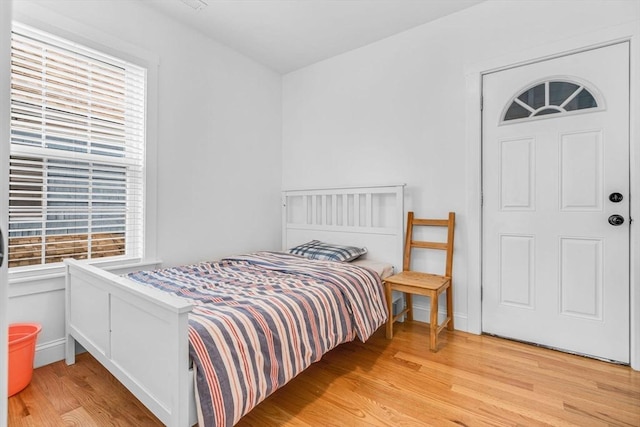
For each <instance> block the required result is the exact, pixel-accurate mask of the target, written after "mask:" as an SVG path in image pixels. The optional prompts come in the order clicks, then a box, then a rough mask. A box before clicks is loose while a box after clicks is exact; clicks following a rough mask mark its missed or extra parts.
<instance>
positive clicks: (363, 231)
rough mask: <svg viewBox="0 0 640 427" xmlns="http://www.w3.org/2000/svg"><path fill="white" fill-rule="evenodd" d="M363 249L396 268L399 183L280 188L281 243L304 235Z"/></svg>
mask: <svg viewBox="0 0 640 427" xmlns="http://www.w3.org/2000/svg"><path fill="white" fill-rule="evenodd" d="M313 239H317V240H322V241H324V242H328V243H337V244H345V245H353V246H364V247H366V248H367V251H368V253H367V255H365V257H366V258H368V259H372V260H376V261H386V262H389V263H391V264H393V266H394V268H395V270H396V271H401V270H402V252H403V239H404V184H402V185H390V186H374V187H348V188H324V189H311V190H287V191H283V192H282V246H283V249H285V250H286V249H288V248H291V247H293V246H296V245H299V244H301V243H305V242H308V241H309V240H313Z"/></svg>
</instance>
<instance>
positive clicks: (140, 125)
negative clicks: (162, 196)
mask: <svg viewBox="0 0 640 427" xmlns="http://www.w3.org/2000/svg"><path fill="white" fill-rule="evenodd" d="M145 87H146V71H145V70H144V69H143V68H140V67H138V66H135V65H133V64H130V63H127V62H124V61H122V60H119V59H117V58H113V57H111V56H108V55H104V54H101V53H99V52H97V51H94V50H91V49H88V48H84V47H82V46H79V45H78V44H76V43H71V42H68V41H65V40H62V39H59V38H57V37H53V36H51V35H47V34H45V33H42V32H39V31H35V30H33V29H30V28H28V27H24V26H21V25H15V24H14V28H13V34H12V40H11V144H10V145H11V148H10V167H9V267H21V266H36V265H43V264H50V263H56V262H60V261H62V260H63V259H64V258H76V259H95V258H104V257H122V258H138V257H141V256H142V247H143V229H144V227H143V218H144V216H143V200H144V187H143V182H144V171H143V168H144V140H145V137H144V135H145Z"/></svg>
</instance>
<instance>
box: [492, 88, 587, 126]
mask: <svg viewBox="0 0 640 427" xmlns="http://www.w3.org/2000/svg"><path fill="white" fill-rule="evenodd" d="M597 107H598V102H597V101H596V99H595V97H594V96H593V95H592V93H591V92H590V91H589V90H587V89H586V88H585V87H584V86H583V85H581V84H579V83H575V82H569V81H560V80H557V81H552V80H549V81H546V82H543V83H539V84H536V85H534V86H532V87H530V88H528V89H527V90H525V91H524V92H522V93H520V94H519V95H518V96H516V97H515V98H514V99H513V101H512V102H511V104H510V105H509V108H507V111H506V112H505V113H504V116H503V119H502V120H503V121H509V120H517V119H526V118H534V117H540V116H545V115H548V114H558V113H567V112H571V111H578V110H584V109H587V108H597Z"/></svg>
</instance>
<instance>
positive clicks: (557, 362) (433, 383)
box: [9, 322, 640, 427]
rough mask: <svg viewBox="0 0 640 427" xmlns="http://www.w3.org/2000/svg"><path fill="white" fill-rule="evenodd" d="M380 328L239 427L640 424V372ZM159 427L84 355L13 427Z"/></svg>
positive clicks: (48, 381) (59, 366)
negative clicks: (434, 347)
mask: <svg viewBox="0 0 640 427" xmlns="http://www.w3.org/2000/svg"><path fill="white" fill-rule="evenodd" d="M427 335H428V327H427V326H425V325H424V324H420V323H417V322H415V323H411V324H409V323H406V324H402V325H398V326H397V330H396V334H395V336H394V338H393V340H391V341H389V340H387V339H386V338H385V336H384V327H383V328H381V329H380V330H378V331H377V332H376V334H375V335H374V336H373V337H372V338H371V339H370V340H369V341H368V342H367V343H365V344H363V343H360V342H359V341H355V342H352V343H348V344H343V345H341V346H340V347H338V348H337V349H335V350H333V351H332V352H330V353H329V354H327V355H325V357H324V358H323V359H322V360H321V361H320V362H318V363H315V364H313V365H312V366H311V367H309V368H308V369H307V370H306V371H305V372H303V373H302V374H300V375H298V377H296V378H295V379H293V380H292V381H291V382H290V383H289V384H287V385H286V386H285V387H283V388H282V389H280V390H278V391H276V392H275V393H274V394H273V395H271V396H270V397H269V398H267V399H266V400H265V401H264V402H263V403H262V404H260V405H259V406H258V407H257V408H255V409H254V410H253V411H251V412H250V413H249V414H248V415H246V416H245V417H244V418H243V419H242V420H240V423H239V424H238V425H239V426H276V425H277V426H428V425H433V426H458V427H459V426H538V425H550V426H569V425H575V426H582V427H584V426H635V427H637V426H640V372H636V371H633V370H631V369H630V368H629V367H627V366H619V365H613V364H608V363H605V362H600V361H597V360H592V359H587V358H584V357H580V356H574V355H569V354H564V353H560V352H556V351H553V350H547V349H543V348H539V347H535V346H530V345H525V344H521V343H516V342H512V341H507V340H503V339H499V338H494V337H489V336H476V335H470V334H466V333H463V332H457V331H456V332H446V331H445V332H443V333H442V335H441V340H440V351H439V352H438V353H431V352H430V351H429V343H428V336H427ZM60 425H65V426H159V425H162V424H161V423H160V422H159V421H158V420H157V419H155V418H154V417H153V415H151V414H150V413H149V412H148V411H147V410H146V409H145V408H144V407H143V406H142V405H141V404H140V403H139V402H138V401H137V400H136V399H135V398H134V397H133V396H132V395H131V394H129V392H128V391H126V389H124V387H123V386H122V385H120V384H119V383H118V382H117V381H116V380H115V379H114V378H113V377H112V376H111V375H109V374H108V373H107V372H106V371H105V370H104V368H102V367H101V366H100V365H99V364H98V363H97V362H96V361H95V360H94V359H93V358H92V357H91V356H89V355H88V354H82V355H79V356H78V358H77V363H76V364H75V365H73V366H69V367H68V366H66V365H65V364H64V362H57V363H54V364H51V365H48V366H45V367H42V368H39V369H36V370H35V372H34V377H33V380H32V382H31V384H30V385H29V386H28V387H27V389H25V390H24V391H23V392H21V393H20V394H18V395H16V396H14V397H12V398H10V399H9V426H12V427H13V426H60Z"/></svg>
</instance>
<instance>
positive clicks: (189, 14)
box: [141, 0, 482, 74]
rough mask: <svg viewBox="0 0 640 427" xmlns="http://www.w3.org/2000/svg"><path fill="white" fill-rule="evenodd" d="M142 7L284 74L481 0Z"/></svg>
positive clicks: (230, 1) (279, 0) (239, 0)
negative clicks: (178, 22) (181, 23)
mask: <svg viewBox="0 0 640 427" xmlns="http://www.w3.org/2000/svg"><path fill="white" fill-rule="evenodd" d="M141 1H143V2H144V3H146V4H148V5H149V6H151V7H153V8H155V9H157V10H159V11H161V12H163V13H165V14H168V15H170V16H172V17H173V18H175V19H177V20H178V21H181V22H183V23H184V24H187V25H189V26H190V27H192V28H195V29H198V30H199V31H201V32H202V33H204V34H206V35H207V36H209V37H211V38H213V39H215V40H217V41H219V42H221V43H223V44H225V45H227V46H229V47H231V48H232V49H234V50H236V51H238V52H241V53H243V54H244V55H246V56H248V57H250V58H253V59H254V60H256V61H258V62H260V63H262V64H264V65H266V66H268V67H270V68H272V69H274V70H275V71H277V72H279V73H283V74H284V73H288V72H290V71H293V70H296V69H298V68H302V67H305V66H307V65H310V64H313V63H315V62H318V61H321V60H323V59H326V58H330V57H332V56H335V55H338V54H341V53H343V52H347V51H349V50H352V49H355V48H358V47H361V46H364V45H367V44H369V43H372V42H375V41H377V40H381V39H383V38H385V37H389V36H391V35H393V34H396V33H399V32H402V31H405V30H408V29H410V28H412V27H415V26H418V25H421V24H424V23H426V22H429V21H433V20H436V19H438V18H440V17H442V16H445V15H448V14H451V13H454V12H457V11H459V10H461V9H464V8H467V7H470V6H473V5H475V4H477V3H480V2H481V1H482V0H204V1H205V2H206V3H208V6H206V7H204V8H203V9H200V10H194V9H192V8H191V7H189V6H187V5H186V4H184V3H183V2H182V1H181V0H141Z"/></svg>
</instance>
